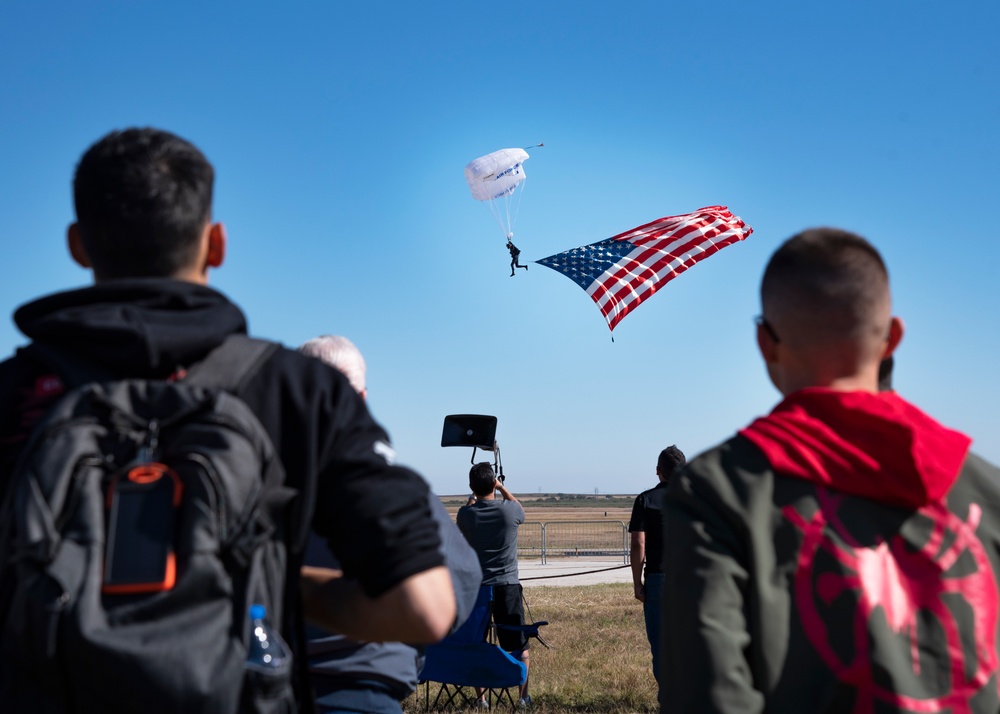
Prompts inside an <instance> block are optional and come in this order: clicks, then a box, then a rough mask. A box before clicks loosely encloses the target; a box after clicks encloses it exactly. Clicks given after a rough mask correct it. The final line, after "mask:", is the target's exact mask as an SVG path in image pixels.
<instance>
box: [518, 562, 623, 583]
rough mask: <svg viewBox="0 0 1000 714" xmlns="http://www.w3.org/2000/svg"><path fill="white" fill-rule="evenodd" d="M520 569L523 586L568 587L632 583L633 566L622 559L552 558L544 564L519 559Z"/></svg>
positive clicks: (519, 573)
mask: <svg viewBox="0 0 1000 714" xmlns="http://www.w3.org/2000/svg"><path fill="white" fill-rule="evenodd" d="M517 570H518V575H519V577H520V578H521V584H522V585H523V586H524V587H526V588H528V587H533V586H538V585H545V586H555V587H567V586H570V585H596V584H598V583H631V582H632V566H630V565H623V564H622V561H621V559H620V558H619V559H617V560H578V559H576V558H560V559H558V560H556V559H553V558H550V559H549V560H548V562H547V563H545V564H544V565H542V564H541V562H539V561H538V560H519V561H518V563H517ZM592 571H597V572H592Z"/></svg>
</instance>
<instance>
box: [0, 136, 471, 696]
mask: <svg viewBox="0 0 1000 714" xmlns="http://www.w3.org/2000/svg"><path fill="white" fill-rule="evenodd" d="M213 178H214V172H213V169H212V166H211V164H209V163H208V161H207V160H206V159H205V157H204V156H203V155H202V153H201V152H200V151H199V150H198V149H197V148H196V147H194V146H193V145H191V144H190V143H189V142H187V141H185V140H183V139H181V138H179V137H177V136H174V135H172V134H170V133H168V132H164V131H160V130H156V129H127V130H124V131H115V132H112V133H110V134H108V135H107V136H105V137H104V138H103V139H101V140H100V141H98V142H97V143H96V144H94V145H93V146H92V147H91V148H90V149H89V150H88V151H87V152H86V153H85V154H84V156H83V157H82V159H81V161H80V163H79V165H78V166H77V169H76V174H75V177H74V184H73V192H74V203H75V208H76V218H77V220H76V222H75V223H73V224H72V225H71V226H70V227H69V230H68V244H69V250H70V253H71V255H72V257H73V259H74V260H75V261H76V262H77V263H79V264H80V265H81V266H83V267H85V268H87V269H89V270H91V271H92V273H93V276H94V285H93V286H91V287H88V288H84V289H79V290H72V291H68V292H63V293H58V294H55V295H50V296H47V297H44V298H41V299H40V300H37V301H35V302H32V303H29V304H27V305H24V306H22V307H21V308H19V309H18V310H17V311H16V312H15V315H14V320H15V322H16V323H17V325H18V327H19V328H20V329H21V331H22V332H23V333H24V334H25V335H26V336H27V337H28V338H30V340H31V344H30V345H28V346H27V347H26V348H24V349H22V350H19V352H18V354H17V355H15V356H14V357H12V358H11V359H9V360H7V361H5V362H3V363H2V364H0V404H3V405H4V409H3V410H2V411H0V491H2V494H3V503H4V506H3V511H2V512H0V556H2V560H0V701H3V703H4V704H3V708H4V709H5V710H7V709H8V708H9V709H10V710H11V711H102V712H116V711H137V710H142V711H145V712H159V711H164V712H166V711H185V712H195V711H205V712H208V711H211V712H228V711H232V712H235V711H290V710H291V709H292V708H293V707H295V706H298V707H306V706H308V703H309V702H310V700H311V696H310V693H309V692H308V686H309V685H308V680H307V678H306V676H305V674H304V672H305V670H304V668H302V667H299V668H298V669H297V670H295V674H294V675H293V673H292V672H291V671H290V669H289V667H288V658H287V657H284V656H282V654H283V653H282V650H283V649H284V648H283V647H282V645H283V644H285V643H287V646H288V648H289V649H290V650H291V652H292V653H293V654H297V653H298V652H299V651H300V648H301V647H302V644H303V635H302V633H303V629H304V627H303V620H304V617H308V618H309V619H310V620H311V621H314V622H316V623H318V624H321V625H322V626H324V627H326V628H327V629H329V630H332V631H338V632H342V633H344V634H346V635H349V636H352V637H354V638H357V639H369V640H379V639H394V640H402V641H408V642H415V643H419V642H431V641H436V640H438V639H440V638H441V637H442V636H444V635H445V634H446V633H447V632H448V630H449V629H450V628H451V627H452V625H453V623H454V620H455V595H454V591H453V589H452V584H451V579H450V576H449V575H448V571H447V569H446V568H445V566H444V563H443V558H442V556H441V553H440V538H439V536H438V533H437V528H436V525H435V523H434V521H433V519H432V517H431V514H430V510H429V508H428V496H427V494H428V487H427V484H426V483H425V482H424V481H423V479H421V478H420V477H419V476H418V475H417V474H415V473H414V472H412V471H410V470H408V469H406V468H403V467H400V466H396V465H394V464H393V452H392V448H391V446H390V445H389V439H388V436H387V434H386V433H385V431H384V430H383V429H382V428H381V426H379V425H378V424H377V423H376V422H375V421H374V420H373V419H372V417H371V416H370V414H369V412H368V410H367V408H366V407H365V403H364V400H363V399H362V398H361V397H360V396H359V395H358V394H357V393H356V392H355V391H354V389H353V388H352V387H351V386H350V384H349V383H348V381H347V379H346V378H344V377H343V375H342V374H340V373H339V372H338V371H337V370H335V369H333V368H331V367H329V366H328V365H325V364H323V363H322V362H320V361H319V360H314V359H310V358H307V357H305V356H303V355H299V354H297V353H296V352H294V351H292V350H287V349H284V348H279V347H277V346H276V345H273V344H271V343H265V342H262V341H259V340H251V339H250V338H247V337H246V336H245V332H246V321H245V319H244V317H243V314H242V313H241V311H240V310H239V308H238V307H236V305H234V304H233V303H232V302H230V301H229V300H228V299H227V298H226V297H225V296H224V295H222V294H221V293H219V292H217V291H215V290H212V289H211V288H209V287H208V274H209V271H210V270H211V269H212V268H217V267H219V266H220V265H221V264H222V262H223V259H224V257H225V250H226V236H225V231H224V228H223V226H222V224H220V223H214V222H212V217H211V200H212V184H213ZM310 529H312V530H313V531H314V532H315V533H317V534H319V535H320V536H322V537H323V538H324V539H325V540H326V541H327V543H328V544H329V546H330V548H331V550H332V551H333V553H334V554H335V555H336V557H337V558H338V560H339V561H340V563H341V564H342V566H343V573H344V577H337V576H336V574H334V573H331V572H324V571H322V570H319V571H312V572H310V573H309V574H308V575H303V576H302V577H300V575H299V573H300V567H301V563H302V549H303V546H304V543H305V541H306V538H307V536H308V533H309V531H310ZM249 611H253V612H254V613H255V620H254V621H253V622H251V619H250V616H249V614H248V613H249ZM262 613H266V616H267V619H268V620H270V625H271V627H272V628H273V630H274V632H273V633H268V632H266V628H265V626H264V624H262V622H264V621H262V620H258V617H257V616H259V615H261V614H262ZM252 640H254V641H259V642H261V643H264V644H269V645H270V646H271V650H270V651H268V652H267V653H266V654H265V655H264V656H263V659H262V662H263V664H261V662H255V663H253V666H252V667H251V663H250V662H249V660H248V655H247V646H248V642H250V641H252ZM281 640H284V641H285V642H282V641H281ZM298 664H301V661H299V662H298ZM282 667H283V668H282ZM292 689H294V701H293V699H292V695H291V690H292Z"/></svg>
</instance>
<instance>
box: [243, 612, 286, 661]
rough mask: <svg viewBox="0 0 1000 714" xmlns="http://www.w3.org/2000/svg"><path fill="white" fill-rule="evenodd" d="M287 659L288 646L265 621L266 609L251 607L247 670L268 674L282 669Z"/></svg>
mask: <svg viewBox="0 0 1000 714" xmlns="http://www.w3.org/2000/svg"><path fill="white" fill-rule="evenodd" d="M287 659H288V645H287V644H285V641H284V640H283V639H281V635H279V634H278V631H277V630H275V629H274V628H272V627H271V624H270V623H269V622H268V621H267V608H266V607H264V606H263V605H257V604H254V605H251V606H250V646H249V647H248V648H247V664H246V666H247V669H252V670H256V671H258V672H263V673H264V674H269V673H272V672H274V670H276V669H279V668H280V667H282V666H283V665H284V664H285V662H286V661H287Z"/></svg>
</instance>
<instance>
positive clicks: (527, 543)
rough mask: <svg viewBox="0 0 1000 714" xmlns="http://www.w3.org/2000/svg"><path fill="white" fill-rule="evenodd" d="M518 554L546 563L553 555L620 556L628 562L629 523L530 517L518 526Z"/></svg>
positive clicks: (566, 556) (562, 556)
mask: <svg viewBox="0 0 1000 714" xmlns="http://www.w3.org/2000/svg"><path fill="white" fill-rule="evenodd" d="M517 557H518V558H519V559H525V560H533V559H540V560H541V561H542V563H543V564H544V563H546V562H547V561H548V560H549V559H550V558H614V559H615V560H617V559H618V558H621V562H623V563H628V562H629V536H628V527H627V526H626V525H625V523H624V522H622V521H552V522H549V523H538V522H535V521H528V522H525V523H522V524H521V527H520V528H519V529H518V534H517Z"/></svg>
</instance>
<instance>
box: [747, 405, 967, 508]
mask: <svg viewBox="0 0 1000 714" xmlns="http://www.w3.org/2000/svg"><path fill="white" fill-rule="evenodd" d="M740 433H741V434H742V435H743V436H745V437H746V438H748V439H749V440H750V441H752V442H753V443H754V444H755V445H756V446H757V447H758V448H759V449H760V450H761V451H763V452H764V455H765V456H766V457H767V459H768V461H770V463H771V466H772V467H773V468H774V470H775V472H776V473H778V474H781V475H782V476H793V477H795V478H801V479H805V480H807V481H811V482H812V483H815V484H817V485H822V486H828V487H829V488H831V489H834V490H837V491H842V492H844V493H849V494H851V495H854V496H862V497H864V498H870V499H872V500H875V501H878V502H880V503H887V504H891V505H895V506H905V507H907V508H919V507H920V506H923V505H925V504H927V503H929V502H931V501H937V500H940V499H941V498H943V497H944V496H945V494H947V493H948V489H950V488H951V485H952V483H954V481H955V479H956V478H957V477H958V472H959V470H960V469H961V468H962V463H963V462H964V461H965V455H966V454H967V453H968V451H969V445H970V444H971V443H972V440H971V439H969V437H967V436H965V435H964V434H962V433H960V432H957V431H954V430H952V429H949V428H947V427H945V426H942V425H941V424H939V423H938V422H936V421H934V420H933V419H931V418H930V417H929V416H927V415H926V414H924V413H923V412H922V411H920V410H919V409H917V408H916V407H915V406H913V405H912V404H910V403H909V402H907V401H905V400H903V399H902V398H900V397H899V396H898V395H897V394H896V393H895V392H882V393H879V394H873V393H871V392H860V391H859V392H838V391H834V390H832V389H823V388H819V387H810V388H808V389H803V390H801V391H798V392H795V393H794V394H792V395H790V396H788V397H786V398H785V400H784V401H782V402H781V403H780V404H779V405H778V406H776V407H775V408H774V411H773V412H771V413H770V414H769V415H768V416H765V417H761V418H759V419H757V420H756V421H754V422H753V423H752V424H750V426H748V427H747V428H745V429H743V430H742V431H741V432H740Z"/></svg>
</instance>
